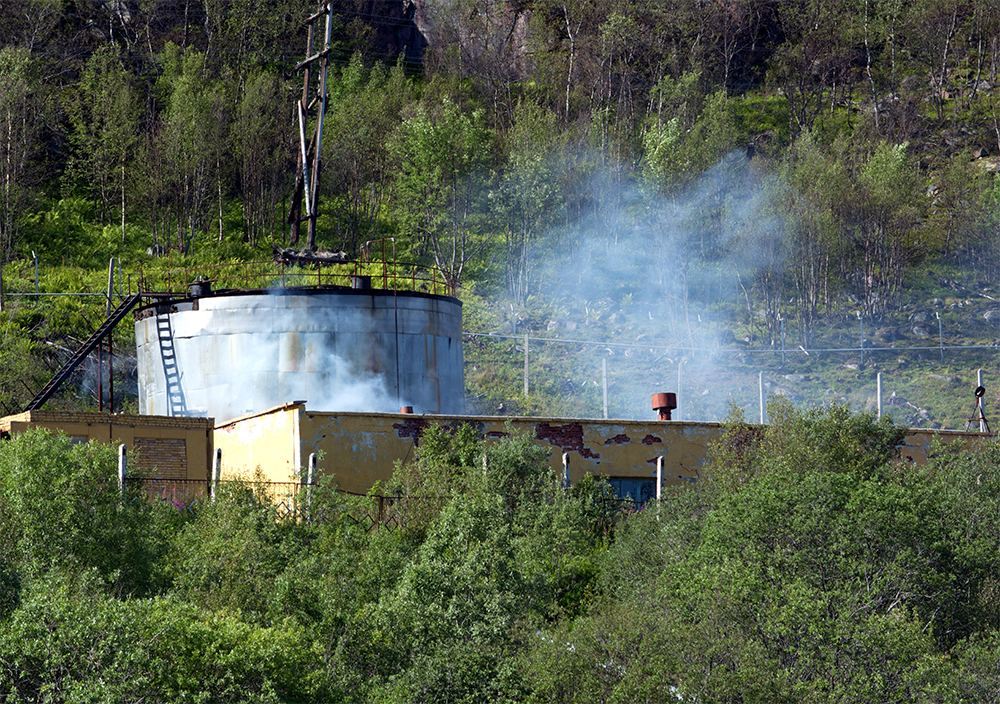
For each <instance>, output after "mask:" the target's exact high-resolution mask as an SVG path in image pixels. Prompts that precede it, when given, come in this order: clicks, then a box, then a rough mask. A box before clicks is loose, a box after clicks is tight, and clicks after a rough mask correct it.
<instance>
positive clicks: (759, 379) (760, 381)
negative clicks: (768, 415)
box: [757, 372, 764, 425]
mask: <svg viewBox="0 0 1000 704" xmlns="http://www.w3.org/2000/svg"><path fill="white" fill-rule="evenodd" d="M757 384H758V386H759V387H760V424H761V425H764V372H759V373H758V374H757Z"/></svg>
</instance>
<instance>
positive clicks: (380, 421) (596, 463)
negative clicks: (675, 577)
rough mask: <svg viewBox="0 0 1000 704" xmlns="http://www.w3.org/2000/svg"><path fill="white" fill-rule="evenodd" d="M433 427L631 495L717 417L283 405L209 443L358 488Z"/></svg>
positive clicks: (409, 452)
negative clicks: (521, 442) (477, 437)
mask: <svg viewBox="0 0 1000 704" xmlns="http://www.w3.org/2000/svg"><path fill="white" fill-rule="evenodd" d="M432 423H440V424H443V425H445V426H451V427H457V426H458V425H460V424H463V423H471V424H472V425H474V426H475V427H476V429H477V430H478V431H479V433H480V434H481V435H482V436H483V437H487V438H490V437H500V436H503V435H505V434H506V433H507V432H508V423H509V425H510V428H511V429H513V430H514V431H517V432H522V433H527V434H529V435H530V436H531V437H533V438H535V439H536V441H537V442H538V443H539V444H540V445H541V446H542V447H544V448H545V449H546V450H547V451H548V453H549V464H550V465H551V467H552V469H553V470H555V471H557V472H562V462H563V455H564V454H566V455H568V460H569V470H570V480H571V481H572V482H574V483H575V482H578V481H580V479H582V478H583V477H584V475H586V474H593V475H595V476H601V477H606V478H608V479H609V480H611V482H612V484H613V485H615V488H616V489H618V490H619V492H620V493H622V494H625V493H629V494H631V495H632V496H633V498H639V497H640V494H641V493H642V492H643V491H647V492H648V491H652V490H653V489H652V486H653V485H652V483H651V482H652V480H654V479H655V477H656V462H657V458H658V457H661V456H662V457H663V458H664V472H663V483H664V485H665V486H671V485H682V484H686V483H691V482H695V481H697V480H698V478H699V477H700V476H701V475H702V472H703V468H704V464H705V461H706V458H707V455H708V450H709V445H710V443H711V442H712V441H713V440H715V439H716V438H718V437H719V435H720V433H721V432H722V426H721V425H720V424H718V423H699V422H680V421H657V420H650V421H622V420H575V419H566V418H502V417H489V416H440V415H431V416H420V415H407V414H398V413H330V412H317V411H310V410H308V409H307V408H306V407H305V405H304V404H301V403H288V404H284V405H281V406H276V407H274V408H271V409H268V410H266V411H263V412H260V413H254V414H250V415H246V416H242V417H240V418H236V419H233V420H231V421H227V422H225V423H223V424H221V425H219V426H217V427H216V428H215V447H217V448H220V449H221V450H222V457H223V459H222V465H223V476H224V477H225V476H233V475H240V474H242V475H247V474H249V473H252V472H254V471H255V470H257V469H259V470H260V471H261V472H262V473H263V474H264V476H266V477H267V479H268V480H269V481H273V482H290V481H298V480H300V479H301V470H302V469H303V468H304V467H305V465H306V463H307V462H308V457H309V455H310V454H311V453H316V454H317V455H318V457H319V469H320V471H321V472H322V473H324V474H330V473H332V474H333V475H335V477H336V479H337V482H338V485H339V486H340V488H341V489H342V490H344V491H349V492H352V493H358V494H360V493H364V492H366V491H368V490H369V489H370V488H371V487H372V485H373V484H374V483H375V482H376V481H378V480H382V481H385V480H387V479H389V478H390V477H391V476H392V472H393V469H394V467H395V465H396V463H397V462H407V461H409V460H410V459H412V458H413V456H414V450H415V449H416V447H417V446H418V444H419V442H420V436H421V434H422V433H423V431H424V430H425V429H426V428H428V427H429V426H430V425H431V424H432ZM976 437H989V436H986V435H983V434H980V433H962V432H958V431H931V430H919V429H917V430H911V431H910V433H909V435H908V436H907V439H906V443H905V445H904V446H903V448H902V451H901V455H902V457H903V458H904V459H906V460H908V461H910V462H917V463H923V462H924V461H926V458H927V455H928V453H929V452H930V448H931V442H932V439H933V438H939V439H941V440H943V441H945V442H949V441H951V440H954V439H956V438H960V439H964V440H970V439H973V438H976Z"/></svg>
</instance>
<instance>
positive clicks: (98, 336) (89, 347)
mask: <svg viewBox="0 0 1000 704" xmlns="http://www.w3.org/2000/svg"><path fill="white" fill-rule="evenodd" d="M141 299H142V295H141V294H138V293H137V294H135V295H132V296H129V297H128V298H126V299H125V300H124V301H122V302H121V304H120V305H119V306H118V307H117V308H115V309H114V310H113V311H112V312H111V315H109V316H108V319H107V320H105V321H104V322H103V323H102V324H101V326H100V327H99V328H97V330H95V331H94V334H93V335H91V336H90V337H88V338H87V340H86V341H85V342H84V343H83V345H82V346H81V347H80V349H78V350H77V351H76V352H74V353H73V356H72V357H70V358H69V359H68V360H67V361H66V363H65V364H63V365H62V367H60V369H59V371H57V372H56V373H55V376H53V377H52V379H51V381H49V383H48V384H46V385H45V386H44V387H43V388H42V390H41V391H39V392H38V394H36V395H35V397H34V398H33V399H31V401H30V402H29V403H28V405H27V406H25V408H24V410H25V411H37V410H39V409H40V408H41V407H42V405H43V404H44V403H45V402H46V401H48V400H49V398H51V396H52V394H54V393H55V392H56V389H58V388H59V385H60V384H62V383H63V382H64V381H66V379H67V377H69V375H70V374H72V373H73V370H74V369H76V368H77V367H78V366H79V365H80V363H81V362H82V361H83V360H85V359H86V358H87V356H88V355H89V354H90V353H91V352H93V351H94V350H95V349H97V346H98V345H99V344H100V343H101V341H102V340H103V339H104V338H105V337H107V336H108V335H109V334H110V333H111V331H112V330H114V328H115V326H116V325H117V324H118V323H120V322H121V321H122V319H123V318H124V317H125V316H126V315H128V313H129V311H130V310H132V309H133V308H135V306H136V304H137V303H138V302H139V301H140V300H141Z"/></svg>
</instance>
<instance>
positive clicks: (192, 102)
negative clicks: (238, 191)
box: [147, 44, 232, 251]
mask: <svg viewBox="0 0 1000 704" xmlns="http://www.w3.org/2000/svg"><path fill="white" fill-rule="evenodd" d="M160 61H161V62H162V65H163V75H162V76H161V77H160V80H159V82H158V89H159V90H160V92H161V94H162V95H163V96H164V97H163V100H164V104H165V110H164V113H163V116H162V118H161V122H160V126H159V129H158V130H157V132H156V135H155V137H154V141H153V144H151V145H150V147H151V148H150V152H149V157H148V158H149V164H148V166H147V168H148V169H150V173H149V178H150V181H149V183H150V186H151V188H152V190H153V193H152V194H150V195H151V196H152V197H151V198H150V200H152V201H153V202H152V203H151V204H152V206H153V207H154V208H162V210H161V211H160V212H161V213H162V214H163V215H164V216H166V223H167V227H165V228H164V230H168V229H170V226H171V225H172V226H173V229H174V230H175V232H176V235H177V245H178V247H180V249H181V250H182V251H187V249H188V248H189V247H190V244H191V241H192V240H193V238H194V235H195V232H196V231H197V230H199V229H200V228H201V227H202V226H204V225H205V224H207V223H206V221H207V218H208V214H209V212H210V208H211V205H212V202H213V201H215V202H216V203H217V204H218V206H219V211H220V212H219V239H220V241H221V239H222V234H223V233H222V212H221V211H222V201H223V195H224V190H225V189H226V185H225V180H226V177H227V175H228V174H227V171H226V168H225V167H226V166H228V163H229V162H228V160H226V161H225V163H224V162H223V158H222V157H223V152H224V148H225V145H226V143H227V139H226V138H227V136H228V126H229V120H230V118H231V109H230V105H231V103H232V101H231V99H230V95H229V93H228V92H227V90H228V89H227V86H228V83H227V82H225V81H223V80H220V79H214V78H212V77H210V76H209V75H206V66H205V56H204V55H203V54H201V53H199V52H197V51H188V52H186V53H185V52H182V51H181V50H180V48H179V47H177V46H176V45H173V44H170V45H168V46H167V48H166V49H165V50H164V52H163V55H162V57H161V58H160Z"/></svg>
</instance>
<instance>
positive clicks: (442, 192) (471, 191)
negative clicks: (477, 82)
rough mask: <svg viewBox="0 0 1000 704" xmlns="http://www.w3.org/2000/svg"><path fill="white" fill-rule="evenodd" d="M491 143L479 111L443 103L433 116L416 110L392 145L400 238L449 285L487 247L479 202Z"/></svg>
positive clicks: (428, 110)
mask: <svg viewBox="0 0 1000 704" xmlns="http://www.w3.org/2000/svg"><path fill="white" fill-rule="evenodd" d="M493 141H494V135H493V132H492V131H490V130H488V129H487V128H486V127H485V126H484V124H483V114H482V112H481V111H478V110H475V111H472V112H471V113H466V112H463V111H462V110H461V108H460V107H459V106H458V105H457V104H456V103H453V102H452V101H451V100H447V99H446V100H445V101H443V103H442V104H441V105H440V106H435V107H434V108H433V111H432V109H431V108H428V107H425V106H420V107H418V108H417V110H416V114H415V115H414V116H413V117H410V118H408V119H406V120H405V121H404V122H403V124H402V125H401V127H400V129H399V131H398V132H397V133H396V135H395V137H394V138H393V140H392V146H391V149H392V153H393V155H394V156H395V159H396V163H397V172H396V178H395V184H394V185H395V188H394V199H395V203H396V212H397V216H398V218H399V224H400V228H401V230H402V233H403V234H404V235H406V236H407V237H410V238H411V239H412V241H413V244H414V246H415V248H416V249H417V251H418V252H421V251H426V252H429V254H430V255H431V256H432V257H433V260H434V263H435V265H436V266H437V267H438V268H439V269H440V270H441V271H443V272H444V274H445V275H446V276H447V277H448V279H449V281H450V282H451V283H453V284H459V283H460V282H461V280H462V275H463V273H464V271H465V267H466V266H467V265H468V264H469V262H471V261H472V260H473V259H474V258H475V257H477V256H478V255H479V254H481V253H482V252H483V251H485V249H486V247H487V245H488V244H489V240H488V237H487V236H486V233H485V232H484V231H483V230H484V215H485V213H484V202H483V201H484V198H485V196H486V190H485V189H486V185H487V183H488V180H489V178H490V176H491V174H490V171H489V169H490V167H491V166H492V159H493V155H492V148H493Z"/></svg>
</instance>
